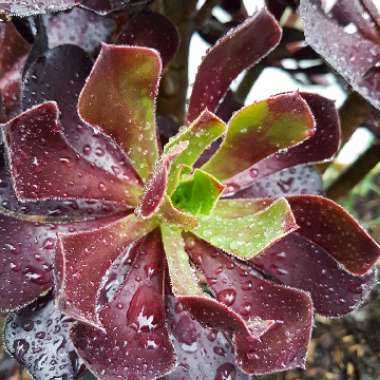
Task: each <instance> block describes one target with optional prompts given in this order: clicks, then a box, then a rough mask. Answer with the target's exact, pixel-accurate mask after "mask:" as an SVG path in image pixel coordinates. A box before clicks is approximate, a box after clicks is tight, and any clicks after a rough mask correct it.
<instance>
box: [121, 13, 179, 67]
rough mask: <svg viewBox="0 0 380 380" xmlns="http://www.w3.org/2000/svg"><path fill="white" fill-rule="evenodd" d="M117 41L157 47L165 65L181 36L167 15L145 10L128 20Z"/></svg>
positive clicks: (172, 55)
mask: <svg viewBox="0 0 380 380" xmlns="http://www.w3.org/2000/svg"><path fill="white" fill-rule="evenodd" d="M116 42H117V43H118V44H120V45H135V46H145V47H150V48H152V49H156V50H157V51H158V52H159V53H160V56H161V59H162V65H163V66H164V67H165V66H166V65H167V64H168V63H169V61H170V60H171V59H172V58H173V57H174V55H175V53H176V52H177V49H178V46H179V36H178V32H177V28H176V27H175V25H174V24H173V23H172V22H171V21H170V20H169V19H168V18H167V17H166V16H164V15H162V14H159V13H156V12H151V11H144V12H139V13H137V14H136V15H134V16H133V17H132V18H130V19H129V20H128V22H127V24H126V25H125V28H124V29H123V30H122V32H121V34H120V35H119V37H118V38H117V41H116Z"/></svg>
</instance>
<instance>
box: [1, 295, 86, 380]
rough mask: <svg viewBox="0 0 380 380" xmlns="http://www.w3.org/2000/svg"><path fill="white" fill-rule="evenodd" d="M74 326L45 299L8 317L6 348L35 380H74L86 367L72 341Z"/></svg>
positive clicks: (48, 297) (5, 332) (49, 299)
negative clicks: (70, 334) (71, 329)
mask: <svg viewBox="0 0 380 380" xmlns="http://www.w3.org/2000/svg"><path fill="white" fill-rule="evenodd" d="M71 324H72V321H71V320H70V319H69V318H67V317H65V316H64V315H63V314H61V313H60V312H59V311H58V310H57V308H56V307H55V304H54V300H52V299H51V297H50V296H45V297H43V298H40V299H39V300H38V301H36V302H35V303H34V304H33V305H30V306H28V307H27V308H25V309H23V310H22V311H20V312H18V313H11V314H10V315H9V316H8V319H7V321H6V325H5V330H4V342H5V347H6V349H7V350H8V352H9V353H10V354H11V355H13V356H14V357H15V358H16V359H17V361H18V362H19V363H21V364H22V365H24V366H25V367H26V368H27V369H28V371H29V373H30V374H31V375H32V376H33V379H35V380H53V379H73V378H74V377H75V376H76V375H78V373H79V372H80V371H81V369H83V367H82V364H81V360H80V359H79V358H78V355H77V353H76V352H75V349H74V346H73V344H72V342H71V340H70V338H69V329H70V326H71Z"/></svg>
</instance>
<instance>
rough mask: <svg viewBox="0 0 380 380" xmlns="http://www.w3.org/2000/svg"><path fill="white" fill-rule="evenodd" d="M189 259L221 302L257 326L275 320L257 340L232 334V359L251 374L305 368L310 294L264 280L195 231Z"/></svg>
mask: <svg viewBox="0 0 380 380" xmlns="http://www.w3.org/2000/svg"><path fill="white" fill-rule="evenodd" d="M186 250H187V252H188V253H189V255H190V258H191V260H192V261H193V262H194V263H195V264H196V265H197V267H198V269H199V270H200V271H202V273H203V274H204V276H205V278H206V280H207V283H208V285H209V286H210V288H211V289H212V291H213V292H214V293H215V295H216V297H217V299H218V301H219V302H221V303H223V304H225V305H227V306H228V307H229V308H231V309H232V310H234V311H235V312H237V313H238V314H239V315H241V316H242V318H244V320H246V321H247V323H248V325H250V324H251V325H252V326H253V327H256V326H257V324H258V325H259V326H260V325H261V321H263V320H264V321H265V320H274V321H276V324H275V325H273V326H272V327H271V328H270V329H268V330H266V331H265V333H264V334H263V335H262V336H261V338H260V339H259V340H250V339H247V337H246V336H244V335H236V336H235V340H234V342H235V356H236V363H237V364H238V365H239V367H240V368H242V369H243V370H244V371H245V372H247V373H249V374H255V375H261V374H267V373H272V372H276V371H283V370H286V369H290V368H294V367H303V366H304V363H305V355H306V349H307V345H308V342H309V339H310V332H311V327H312V324H313V313H312V310H313V309H312V302H311V298H310V296H309V295H308V294H307V293H305V292H302V291H299V290H296V289H292V288H286V287H284V286H281V285H276V284H274V283H272V282H270V281H267V280H263V279H262V278H261V276H260V275H259V274H258V273H257V272H255V271H254V270H253V269H252V268H251V267H248V266H245V265H243V264H240V263H238V262H237V261H235V260H234V259H233V258H231V257H229V256H228V255H226V254H225V253H223V252H221V251H219V250H218V249H216V248H214V247H212V246H211V245H209V244H207V243H206V242H203V241H201V240H199V239H197V238H195V237H194V236H191V235H188V236H187V238H186Z"/></svg>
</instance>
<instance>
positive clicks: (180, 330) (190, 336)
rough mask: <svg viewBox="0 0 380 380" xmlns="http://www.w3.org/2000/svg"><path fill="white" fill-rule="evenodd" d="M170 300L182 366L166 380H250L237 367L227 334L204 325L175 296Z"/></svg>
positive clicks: (179, 360)
mask: <svg viewBox="0 0 380 380" xmlns="http://www.w3.org/2000/svg"><path fill="white" fill-rule="evenodd" d="M167 298H168V307H169V315H168V318H169V325H170V328H171V332H172V334H173V335H174V339H173V344H174V348H175V351H176V354H177V362H178V366H177V367H176V369H175V370H174V371H173V372H172V373H171V374H169V375H167V376H165V377H164V378H163V380H179V379H181V380H184V379H194V380H203V379H206V378H210V379H215V380H225V379H228V378H232V379H234V380H248V375H245V374H243V373H242V372H241V371H240V370H239V368H238V367H237V366H236V365H235V358H234V353H233V346H232V344H231V343H230V341H229V340H228V339H227V338H226V337H225V336H224V335H223V333H222V332H221V331H218V330H215V329H211V328H207V327H205V326H202V325H201V324H200V323H199V322H197V321H196V320H195V319H194V318H193V317H192V316H191V314H190V313H189V312H188V311H186V310H185V309H184V307H183V306H182V305H181V303H179V302H176V301H175V299H174V297H167Z"/></svg>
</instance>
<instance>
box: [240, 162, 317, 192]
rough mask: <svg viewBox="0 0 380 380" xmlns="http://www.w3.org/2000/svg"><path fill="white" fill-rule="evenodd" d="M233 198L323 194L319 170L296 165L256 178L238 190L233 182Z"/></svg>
mask: <svg viewBox="0 0 380 380" xmlns="http://www.w3.org/2000/svg"><path fill="white" fill-rule="evenodd" d="M233 186H234V187H235V191H236V193H235V194H234V195H233V198H266V197H270V198H278V197H283V196H289V195H298V194H324V189H323V182H322V178H321V175H320V174H319V172H318V171H317V170H316V169H314V168H313V167H311V166H310V167H309V166H296V167H293V168H290V169H284V170H281V171H279V172H277V173H274V174H272V175H269V176H267V177H263V178H259V179H257V180H256V181H255V182H254V183H253V184H252V186H251V187H249V188H247V189H244V190H241V191H239V190H240V187H239V185H237V184H233Z"/></svg>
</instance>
